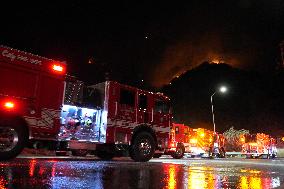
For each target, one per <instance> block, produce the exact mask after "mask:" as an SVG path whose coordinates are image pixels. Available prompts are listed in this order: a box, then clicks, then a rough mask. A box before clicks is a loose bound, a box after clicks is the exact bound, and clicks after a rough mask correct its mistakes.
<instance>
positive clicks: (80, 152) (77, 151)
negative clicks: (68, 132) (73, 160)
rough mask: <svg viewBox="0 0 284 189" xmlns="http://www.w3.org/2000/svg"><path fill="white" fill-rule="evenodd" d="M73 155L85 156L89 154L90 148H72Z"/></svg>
mask: <svg viewBox="0 0 284 189" xmlns="http://www.w3.org/2000/svg"><path fill="white" fill-rule="evenodd" d="M71 153H72V156H81V157H85V156H86V155H87V154H88V150H71Z"/></svg>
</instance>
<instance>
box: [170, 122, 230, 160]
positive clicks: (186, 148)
mask: <svg viewBox="0 0 284 189" xmlns="http://www.w3.org/2000/svg"><path fill="white" fill-rule="evenodd" d="M224 141H225V140H224V137H223V135H221V134H215V135H214V132H213V131H210V130H207V129H204V128H198V129H193V128H190V127H189V126H187V125H184V124H177V123H173V126H172V129H171V134H170V140H169V145H168V148H167V149H166V154H169V155H171V156H172V157H173V158H176V159H179V158H182V157H183V156H184V154H187V155H189V156H191V157H197V156H198V157H213V156H214V157H225V150H224V147H223V146H224Z"/></svg>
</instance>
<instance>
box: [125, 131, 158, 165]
mask: <svg viewBox="0 0 284 189" xmlns="http://www.w3.org/2000/svg"><path fill="white" fill-rule="evenodd" d="M154 153H155V141H154V138H153V136H152V135H151V134H150V133H148V132H140V133H138V134H137V135H136V136H135V138H134V140H133V144H131V146H130V149H129V155H130V157H131V159H133V160H134V161H138V162H145V161H149V160H150V159H151V158H152V157H153V156H154Z"/></svg>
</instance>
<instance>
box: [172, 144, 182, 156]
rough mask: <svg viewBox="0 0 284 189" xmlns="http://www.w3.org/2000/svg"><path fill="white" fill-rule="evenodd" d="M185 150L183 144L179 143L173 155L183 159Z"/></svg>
mask: <svg viewBox="0 0 284 189" xmlns="http://www.w3.org/2000/svg"><path fill="white" fill-rule="evenodd" d="M184 151H185V149H184V146H183V145H182V144H178V145H177V148H176V151H175V152H174V153H173V154H172V157H173V158H174V159H181V158H183V156H184Z"/></svg>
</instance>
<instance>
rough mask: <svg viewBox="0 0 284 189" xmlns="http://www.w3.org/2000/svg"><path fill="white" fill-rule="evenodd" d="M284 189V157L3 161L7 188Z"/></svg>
mask: <svg viewBox="0 0 284 189" xmlns="http://www.w3.org/2000/svg"><path fill="white" fill-rule="evenodd" d="M276 187H277V188H284V160H245V159H225V160H223V159H215V160H209V159H181V160H174V159H171V158H165V157H164V158H160V159H153V160H151V161H150V162H147V163H136V162H133V161H131V160H130V159H128V158H122V159H116V160H114V161H100V160H98V159H92V158H91V159H87V160H86V159H82V160H78V159H58V158H56V159H54V158H48V159H46V158H43V159H31V158H18V159H15V160H13V161H6V162H0V189H4V188H28V189H30V188H76V189H79V188H80V189H81V188H95V189H101V188H106V189H116V188H118V189H127V188H167V189H174V188H245V189H250V188H255V189H260V188H276Z"/></svg>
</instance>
